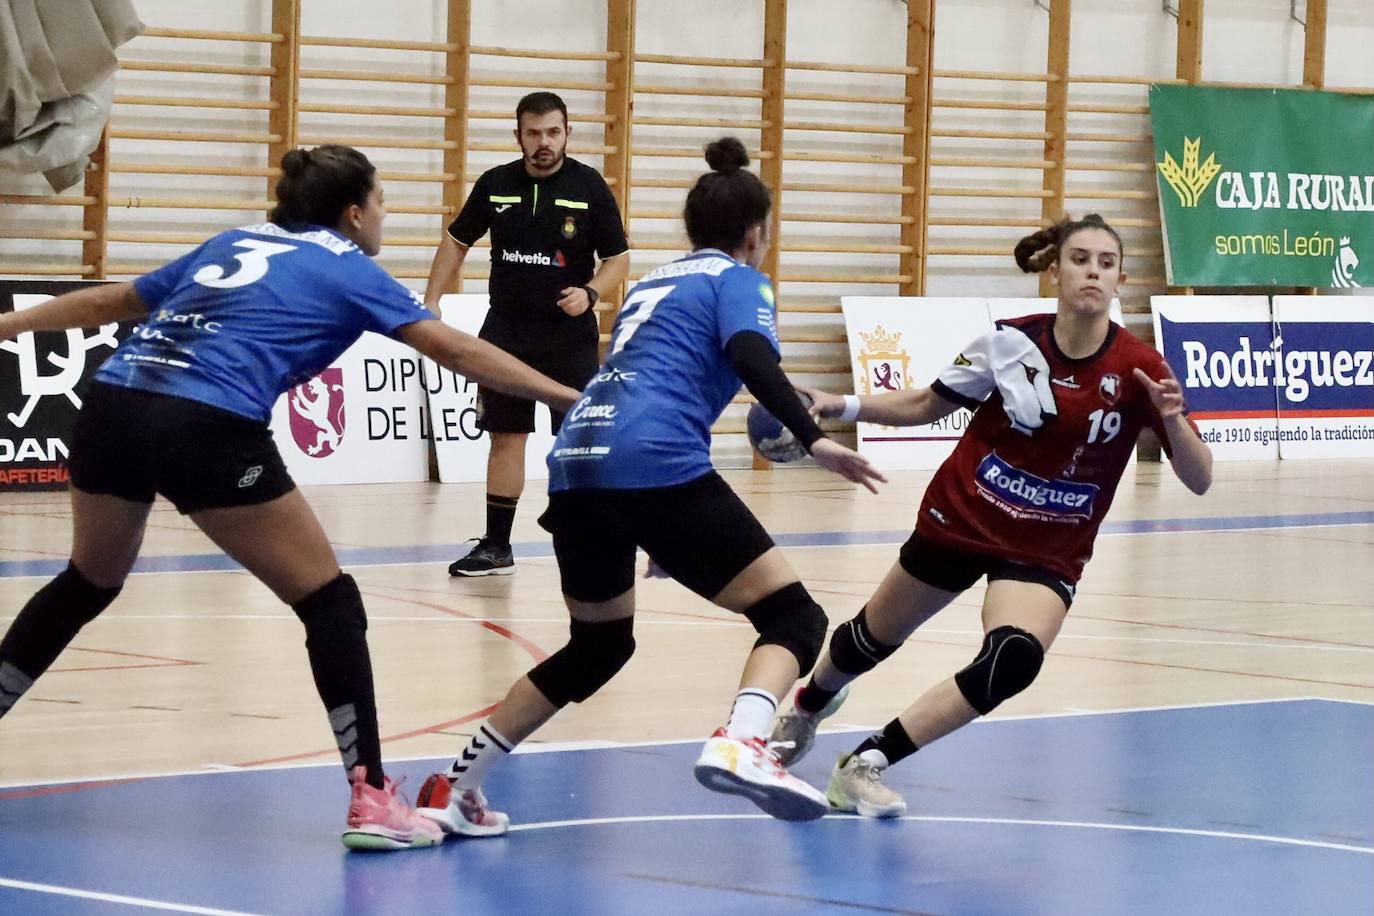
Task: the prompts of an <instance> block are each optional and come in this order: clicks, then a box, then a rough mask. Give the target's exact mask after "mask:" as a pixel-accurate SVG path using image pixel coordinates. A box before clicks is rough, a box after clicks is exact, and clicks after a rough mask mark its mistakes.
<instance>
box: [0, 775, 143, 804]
mask: <svg viewBox="0 0 1374 916" xmlns="http://www.w3.org/2000/svg"><path fill="white" fill-rule="evenodd" d="M156 778H157V777H155V776H137V777H133V778H130V779H97V780H93V781H91V782H65V783H62V784H61V785H58V786H35V787H34V788H32V789H0V801H13V800H15V799H20V798H38V797H40V796H43V795H66V794H67V793H69V792H84V791H86V790H87V789H104V788H106V787H108V786H124V785H128V784H129V783H131V782H143V781H145V780H148V779H156Z"/></svg>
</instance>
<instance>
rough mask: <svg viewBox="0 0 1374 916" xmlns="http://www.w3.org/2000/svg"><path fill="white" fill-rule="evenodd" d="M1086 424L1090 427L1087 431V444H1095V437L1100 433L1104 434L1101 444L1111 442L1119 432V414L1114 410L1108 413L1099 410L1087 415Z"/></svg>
mask: <svg viewBox="0 0 1374 916" xmlns="http://www.w3.org/2000/svg"><path fill="white" fill-rule="evenodd" d="M1088 422H1090V423H1091V424H1092V427H1091V428H1090V429H1089V430H1088V444H1089V445H1092V444H1093V443H1095V442H1097V437H1098V435H1099V434H1101V433H1106V436H1105V437H1104V438H1103V439H1102V441H1103V442H1111V441H1112V440H1113V439H1115V438H1116V436H1117V433H1119V432H1121V414H1119V413H1117V412H1116V411H1115V410H1113V411H1112V412H1110V413H1108V412H1107V411H1105V410H1102V409H1101V408H1099V409H1097V410H1094V411H1093V412H1092V413H1090V414H1088Z"/></svg>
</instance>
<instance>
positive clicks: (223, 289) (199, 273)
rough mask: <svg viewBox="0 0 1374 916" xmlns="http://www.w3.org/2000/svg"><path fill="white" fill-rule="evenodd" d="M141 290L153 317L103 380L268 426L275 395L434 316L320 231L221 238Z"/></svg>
mask: <svg viewBox="0 0 1374 916" xmlns="http://www.w3.org/2000/svg"><path fill="white" fill-rule="evenodd" d="M134 288H135V289H136V290H137V291H138V294H139V296H140V297H141V298H142V299H143V301H144V302H145V303H146V304H147V305H148V317H147V318H146V319H145V320H144V321H143V323H142V324H140V325H139V326H138V327H137V328H135V329H134V333H133V334H132V335H130V337H129V338H128V339H127V340H125V341H124V342H123V343H122V344H120V346H119V348H118V349H117V350H115V352H114V353H113V354H111V356H110V358H109V359H108V360H106V362H105V364H104V365H103V366H101V367H100V369H99V370H98V371H97V372H96V375H95V378H96V379H97V380H98V381H101V382H106V383H108V384H111V385H119V386H122V387H124V388H136V389H139V390H141V391H153V392H157V393H159V394H166V395H171V396H173V397H179V398H186V399H188V400H192V401H199V402H201V403H204V404H210V405H212V406H214V407H219V408H222V409H224V410H228V411H231V412H233V413H236V414H241V415H242V416H245V417H250V418H252V419H255V420H260V421H262V422H264V423H265V422H267V421H268V420H269V419H270V417H271V414H272V404H273V403H274V402H275V401H276V399H277V397H278V395H280V394H281V393H282V392H283V391H285V390H287V389H288V388H290V387H291V386H293V385H298V384H300V383H301V382H304V381H305V380H307V379H309V378H311V377H312V376H314V375H317V374H318V373H319V372H320V371H322V370H323V369H325V368H326V367H328V366H329V364H330V363H332V362H333V361H334V360H335V359H337V358H338V357H339V354H341V353H343V352H344V351H345V350H347V349H348V348H349V347H350V346H352V345H353V342H354V341H356V340H357V339H358V338H359V337H360V336H361V335H362V333H363V332H364V331H376V332H378V333H380V334H386V335H387V336H389V337H395V336H396V333H397V332H398V331H399V329H400V328H402V327H404V326H405V325H408V324H411V323H413V322H416V321H420V320H423V319H426V318H433V317H434V314H433V313H432V312H430V311H429V310H428V309H427V308H425V305H424V302H423V300H421V299H420V298H418V297H417V296H416V295H415V294H414V293H412V292H411V291H410V290H408V289H406V288H405V287H404V286H402V285H401V284H400V283H398V282H397V281H396V280H395V279H394V278H392V276H391V275H390V274H388V273H387V272H386V271H385V270H383V269H382V268H381V267H379V266H377V264H376V263H375V262H374V261H373V260H372V259H371V258H370V257H368V256H367V255H366V254H364V253H363V252H362V251H361V250H360V249H359V248H358V246H356V245H354V244H353V243H352V242H350V241H349V240H348V239H346V238H344V237H343V236H341V235H339V234H338V233H336V232H334V231H332V230H330V229H325V228H322V227H318V226H312V227H309V228H307V229H306V230H304V231H301V232H288V231H286V230H285V229H282V228H281V227H280V226H277V225H276V224H275V223H262V224H260V225H256V226H247V227H244V228H242V229H233V230H230V231H229V232H222V233H220V234H219V235H217V236H215V237H214V238H212V239H210V240H209V241H207V242H205V243H204V244H202V245H201V246H200V247H199V248H197V249H195V250H194V251H192V252H190V253H189V254H187V255H184V256H182V257H180V258H178V259H177V260H175V261H173V262H171V263H170V264H168V265H166V266H165V267H162V268H159V269H158V270H155V271H153V272H152V273H150V274H147V275H145V276H142V277H139V278H138V279H137V280H135V281H134Z"/></svg>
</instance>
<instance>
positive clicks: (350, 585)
mask: <svg viewBox="0 0 1374 916" xmlns="http://www.w3.org/2000/svg"><path fill="white" fill-rule="evenodd" d="M292 609H293V610H294V611H295V612H296V616H298V617H300V619H301V622H302V623H304V624H305V649H306V652H308V653H309V655H310V672H311V674H313V675H314V676H315V689H316V690H318V691H319V693H320V699H321V700H323V701H324V708H325V710H326V711H327V712H328V713H329V725H330V727H332V728H333V729H334V740H335V742H336V743H337V744H338V745H339V756H340V757H342V758H343V765H344V769H345V770H346V771H352V769H353V768H354V767H355V766H359V765H361V766H365V767H367V782H368V785H370V786H372V787H374V788H377V789H380V788H382V785H383V779H384V777H385V774H384V773H383V771H382V742H381V738H380V737H379V735H378V730H377V700H376V695H375V693H374V692H373V687H372V658H371V656H370V655H369V654H368V651H367V617H366V615H365V614H364V612H363V599H362V595H360V594H358V586H357V583H355V582H354V581H353V577H352V576H350V575H348V574H346V573H340V574H339V576H338V577H337V578H335V579H333V580H332V581H330V582H329V583H328V584H327V585H325V586H324V587H323V588H321V589H320V590H319V591H317V592H315V593H314V594H312V595H309V596H307V597H306V598H303V599H302V600H300V601H298V602H296V603H295V604H294V605H292Z"/></svg>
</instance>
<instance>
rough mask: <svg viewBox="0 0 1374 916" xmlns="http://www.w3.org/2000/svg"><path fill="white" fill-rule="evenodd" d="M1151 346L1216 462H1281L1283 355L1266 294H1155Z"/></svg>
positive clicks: (1151, 303)
mask: <svg viewBox="0 0 1374 916" xmlns="http://www.w3.org/2000/svg"><path fill="white" fill-rule="evenodd" d="M1150 305H1151V310H1152V311H1153V312H1154V322H1155V346H1156V348H1157V349H1158V350H1159V352H1160V353H1163V354H1164V358H1165V359H1167V360H1168V361H1169V365H1170V367H1171V368H1173V370H1174V374H1175V375H1176V376H1178V380H1179V383H1180V384H1181V385H1182V387H1183V398H1184V401H1185V403H1187V405H1188V411H1189V415H1190V416H1191V417H1192V418H1193V420H1194V422H1196V423H1197V425H1198V431H1199V432H1201V434H1202V441H1204V442H1206V443H1207V445H1208V446H1209V447H1210V448H1211V449H1212V455H1213V456H1214V457H1215V458H1216V459H1217V460H1218V461H1244V460H1254V459H1260V458H1269V459H1273V458H1277V457H1279V422H1278V393H1277V391H1276V390H1275V387H1274V378H1275V375H1276V373H1277V374H1279V375H1282V373H1283V367H1282V360H1283V355H1282V352H1281V350H1280V349H1279V344H1278V341H1277V339H1276V338H1275V336H1274V329H1273V324H1272V323H1271V321H1270V311H1269V299H1268V297H1266V296H1155V297H1153V298H1152V299H1151V300H1150Z"/></svg>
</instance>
